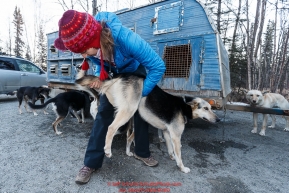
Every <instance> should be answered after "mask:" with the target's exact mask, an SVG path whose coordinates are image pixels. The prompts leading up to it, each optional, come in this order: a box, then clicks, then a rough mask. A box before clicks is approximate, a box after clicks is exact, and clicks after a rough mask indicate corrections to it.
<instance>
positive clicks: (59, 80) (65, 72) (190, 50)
mask: <svg viewBox="0 0 289 193" xmlns="http://www.w3.org/2000/svg"><path fill="white" fill-rule="evenodd" d="M116 14H117V15H118V17H119V19H120V20H121V22H122V23H123V25H124V26H126V27H128V28H130V29H131V30H133V31H134V32H136V33H137V34H139V35H140V36H141V37H142V38H144V39H145V40H146V41H147V42H148V43H149V44H150V45H151V46H152V48H153V49H154V50H155V51H156V52H157V53H158V54H159V55H160V57H161V58H162V59H163V60H164V62H165V65H166V72H165V74H164V76H163V78H162V80H161V81H160V82H159V83H158V85H159V86H160V87H161V88H162V89H164V90H165V91H167V92H169V93H172V94H176V95H182V96H185V95H186V96H199V97H202V98H204V99H207V100H209V99H213V101H214V102H215V104H214V105H215V106H216V107H221V106H223V104H225V102H226V97H227V95H228V94H229V93H230V92H231V86H230V70H229V59H228V53H227V51H226V49H225V47H224V44H223V43H222V41H221V38H220V35H219V32H218V31H217V28H216V26H215V25H214V23H213V20H212V19H211V18H210V16H209V15H208V13H207V10H206V7H205V6H204V5H202V3H201V2H199V1H198V0H164V1H160V2H156V3H153V4H149V5H146V6H141V7H137V8H134V9H124V10H120V11H117V12H116ZM57 37H58V32H53V33H50V34H47V39H48V47H49V48H50V49H49V51H48V59H47V71H48V73H47V76H48V82H49V85H50V86H51V87H56V88H64V89H70V88H73V87H72V86H73V83H74V80H75V76H76V74H77V66H79V65H80V64H81V63H82V61H83V58H82V57H81V55H79V54H73V53H71V52H62V51H59V50H57V49H56V48H55V47H54V45H53V43H54V40H55V39H56V38H57ZM89 70H90V72H89V73H90V74H93V68H92V67H91V68H90V69H89Z"/></svg>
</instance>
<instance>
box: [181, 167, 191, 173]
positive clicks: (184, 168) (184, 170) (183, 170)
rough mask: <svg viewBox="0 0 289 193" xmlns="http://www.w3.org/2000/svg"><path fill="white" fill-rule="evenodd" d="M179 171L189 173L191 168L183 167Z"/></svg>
mask: <svg viewBox="0 0 289 193" xmlns="http://www.w3.org/2000/svg"><path fill="white" fill-rule="evenodd" d="M181 171H182V172H184V173H189V172H190V171H191V170H190V168H187V167H183V168H181Z"/></svg>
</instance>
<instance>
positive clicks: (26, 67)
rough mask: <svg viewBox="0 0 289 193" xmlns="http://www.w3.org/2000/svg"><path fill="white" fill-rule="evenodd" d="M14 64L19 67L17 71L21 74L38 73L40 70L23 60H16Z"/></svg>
mask: <svg viewBox="0 0 289 193" xmlns="http://www.w3.org/2000/svg"><path fill="white" fill-rule="evenodd" d="M16 63H17V64H18V66H19V70H20V71H22V72H33V73H40V69H39V68H37V67H36V66H34V65H33V64H32V63H30V62H27V61H24V60H16Z"/></svg>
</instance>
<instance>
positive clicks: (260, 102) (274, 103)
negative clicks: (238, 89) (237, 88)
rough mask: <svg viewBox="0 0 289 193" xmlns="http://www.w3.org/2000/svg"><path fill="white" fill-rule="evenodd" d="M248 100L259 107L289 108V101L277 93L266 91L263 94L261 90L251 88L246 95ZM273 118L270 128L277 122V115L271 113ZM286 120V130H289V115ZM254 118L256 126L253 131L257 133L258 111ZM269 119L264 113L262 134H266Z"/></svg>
mask: <svg viewBox="0 0 289 193" xmlns="http://www.w3.org/2000/svg"><path fill="white" fill-rule="evenodd" d="M246 98H247V100H248V101H249V102H250V104H251V105H256V106H258V107H266V108H273V107H279V108H280V109H282V110H288V109H289V102H288V101H287V100H286V99H285V98H284V97H283V96H282V95H280V94H277V93H266V94H263V93H262V92H261V91H259V90H250V91H249V92H248V93H247V95H246ZM270 116H271V118H272V125H271V126H269V128H274V127H275V123H276V116H275V115H272V114H270ZM284 118H285V120H286V127H285V129H284V130H285V131H289V117H288V116H285V117H284ZM253 120H254V126H253V130H252V131H251V132H252V133H257V120H258V113H253ZM267 121H268V114H263V124H262V129H261V131H260V133H259V134H260V135H262V136H265V131H266V127H267Z"/></svg>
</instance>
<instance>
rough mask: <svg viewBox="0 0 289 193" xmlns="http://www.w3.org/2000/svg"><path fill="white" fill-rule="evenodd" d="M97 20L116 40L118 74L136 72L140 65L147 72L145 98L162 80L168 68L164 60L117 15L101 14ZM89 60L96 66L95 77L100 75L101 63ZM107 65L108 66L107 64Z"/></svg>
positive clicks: (96, 60)
mask: <svg viewBox="0 0 289 193" xmlns="http://www.w3.org/2000/svg"><path fill="white" fill-rule="evenodd" d="M95 19H96V20H97V21H99V22H100V21H105V22H106V24H107V26H108V27H109V28H110V30H111V32H112V36H113V39H114V44H115V47H114V56H113V57H114V63H115V65H116V70H117V72H118V73H125V72H134V71H135V70H136V69H137V68H138V66H139V64H142V65H143V66H144V67H145V68H146V71H147V76H146V78H145V80H144V87H143V93H142V95H143V96H147V95H148V94H149V93H150V92H151V91H152V89H153V88H154V87H155V86H156V84H157V83H158V82H159V81H160V79H161V78H162V76H163V74H164V72H165V70H166V67H165V64H164V62H163V60H162V59H161V58H160V57H159V55H158V54H157V53H156V52H155V51H154V50H153V49H152V48H151V46H150V45H149V44H148V43H147V42H146V41H145V40H144V39H142V38H141V37H140V36H139V35H138V34H136V33H134V32H133V31H131V30H130V29H128V28H126V27H124V26H123V25H122V23H121V21H120V20H119V19H118V18H117V16H116V14H115V13H111V12H99V13H98V14H97V15H96V16H95ZM89 59H90V60H91V61H92V62H93V63H95V64H96V71H95V75H96V76H99V74H100V61H99V59H97V58H95V57H89ZM105 65H107V64H105Z"/></svg>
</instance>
